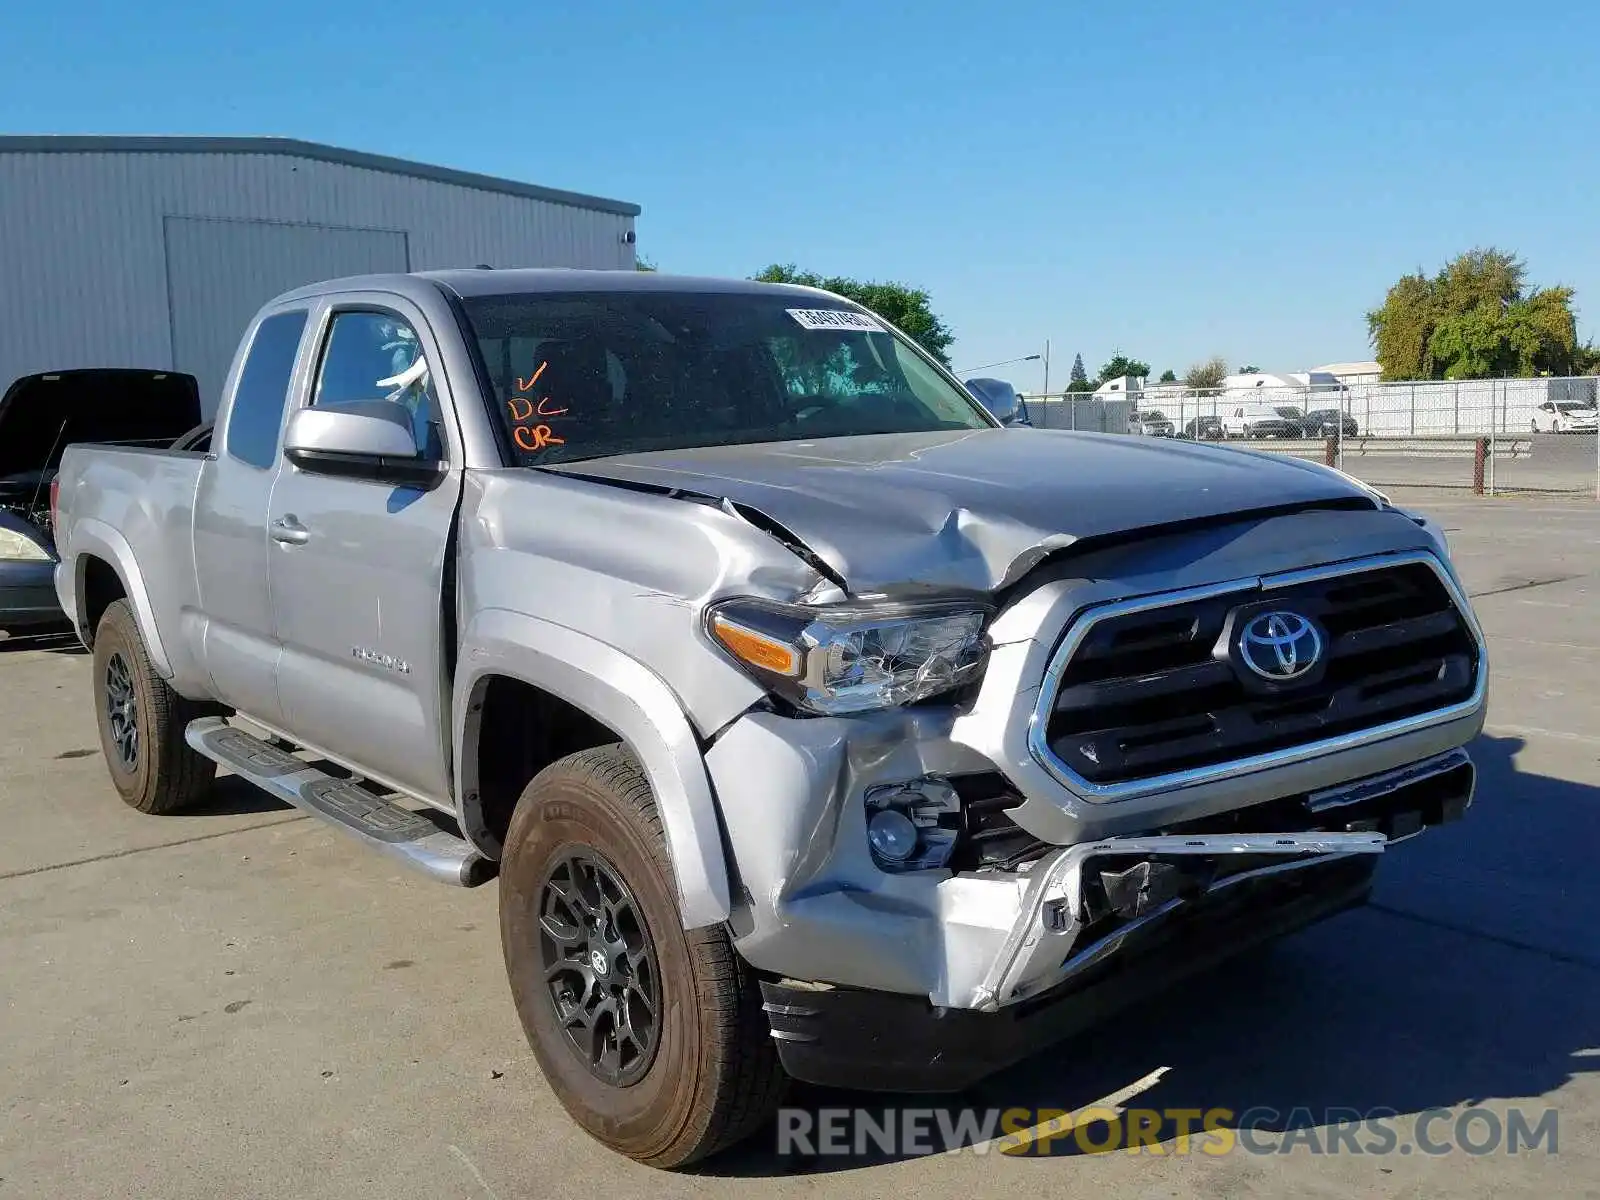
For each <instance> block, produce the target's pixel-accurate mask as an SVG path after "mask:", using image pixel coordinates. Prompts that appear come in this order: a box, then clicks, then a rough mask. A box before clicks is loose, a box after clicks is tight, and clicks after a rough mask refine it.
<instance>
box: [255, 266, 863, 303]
mask: <svg viewBox="0 0 1600 1200" xmlns="http://www.w3.org/2000/svg"><path fill="white" fill-rule="evenodd" d="M419 280H429V281H431V282H433V283H435V284H439V285H442V286H444V287H446V288H448V289H450V290H451V291H453V292H455V293H456V294H457V295H458V296H463V297H466V296H513V295H520V294H526V293H528V292H721V293H736V294H762V295H772V294H775V293H776V294H779V295H791V296H794V297H795V298H796V299H812V300H815V299H817V298H819V297H822V296H830V295H831V294H830V293H828V292H823V291H820V290H818V289H816V288H809V287H801V286H800V285H798V284H792V283H757V282H756V281H754V280H751V279H718V278H713V277H709V276H698V275H663V274H661V273H660V272H658V271H579V270H572V269H568V268H564V267H514V268H508V269H505V270H499V269H493V268H488V267H476V268H470V267H469V268H464V269H456V270H449V271H415V272H412V273H410V274H388V275H352V276H350V277H348V278H344V279H329V280H325V281H323V282H320V283H312V284H307V285H306V286H305V287H301V288H296V289H295V290H294V291H291V292H286V293H284V295H282V296H280V297H279V298H278V299H279V300H280V301H282V300H293V299H303V298H306V297H310V296H322V295H327V294H328V293H330V292H351V291H377V292H386V291H388V292H399V293H401V294H405V293H407V292H410V291H412V290H413V289H414V288H415V287H416V286H417V282H418V281H419Z"/></svg>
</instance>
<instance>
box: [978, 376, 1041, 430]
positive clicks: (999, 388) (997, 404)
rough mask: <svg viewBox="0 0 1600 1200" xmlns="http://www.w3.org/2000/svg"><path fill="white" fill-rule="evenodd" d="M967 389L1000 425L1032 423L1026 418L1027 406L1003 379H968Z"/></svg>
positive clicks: (1015, 390) (1014, 389)
mask: <svg viewBox="0 0 1600 1200" xmlns="http://www.w3.org/2000/svg"><path fill="white" fill-rule="evenodd" d="M966 388H967V391H969V392H971V393H972V394H973V396H975V397H976V398H977V400H978V403H979V404H981V405H983V407H984V408H986V409H988V410H989V415H990V416H992V417H993V418H994V419H995V420H997V421H999V422H1000V424H1002V425H1024V426H1026V425H1032V424H1033V422H1032V421H1030V420H1029V419H1028V406H1027V405H1025V404H1024V403H1023V402H1022V397H1021V396H1019V395H1017V389H1016V388H1014V387H1012V386H1011V385H1010V384H1009V383H1007V382H1006V381H1005V380H1004V379H969V380H967V381H966Z"/></svg>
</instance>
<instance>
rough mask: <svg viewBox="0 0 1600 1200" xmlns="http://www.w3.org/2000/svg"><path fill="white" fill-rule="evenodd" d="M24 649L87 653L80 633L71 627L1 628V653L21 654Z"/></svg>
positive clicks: (58, 652)
mask: <svg viewBox="0 0 1600 1200" xmlns="http://www.w3.org/2000/svg"><path fill="white" fill-rule="evenodd" d="M24 650H49V651H52V652H54V653H57V654H87V653H89V652H88V651H87V650H85V649H84V648H83V643H82V642H80V641H79V640H78V635H77V634H76V633H74V632H73V631H72V630H71V628H70V627H65V626H64V627H61V628H57V627H55V626H49V627H47V628H41V629H27V630H20V629H19V630H15V631H11V632H8V631H6V630H0V654H19V653H21V652H22V651H24Z"/></svg>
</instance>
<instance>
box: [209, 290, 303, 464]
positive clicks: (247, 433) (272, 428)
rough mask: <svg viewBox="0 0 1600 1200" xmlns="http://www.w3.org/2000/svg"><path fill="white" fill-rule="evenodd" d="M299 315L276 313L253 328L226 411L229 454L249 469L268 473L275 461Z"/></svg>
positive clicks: (299, 329) (299, 330)
mask: <svg viewBox="0 0 1600 1200" xmlns="http://www.w3.org/2000/svg"><path fill="white" fill-rule="evenodd" d="M305 327H306V314H305V313H304V312H303V311H302V312H286V313H278V314H277V315H275V316H271V317H268V318H267V319H266V320H265V321H263V322H261V324H260V325H258V326H257V327H256V336H255V337H254V338H253V339H252V340H251V342H250V352H249V354H248V355H247V356H246V357H245V360H244V367H243V369H241V370H240V372H239V382H238V385H237V386H236V387H235V388H234V389H233V407H232V408H230V409H229V410H228V454H229V456H230V457H232V458H236V459H238V460H239V461H240V462H243V463H248V464H250V465H251V466H252V467H262V468H267V467H270V466H272V464H273V463H275V462H276V461H277V459H278V430H279V428H280V427H281V426H282V425H283V410H284V407H285V406H286V405H287V404H288V401H289V376H290V375H292V374H293V373H294V359H295V354H296V353H297V352H298V351H299V349H300V334H301V333H302V332H303V331H304V329H305Z"/></svg>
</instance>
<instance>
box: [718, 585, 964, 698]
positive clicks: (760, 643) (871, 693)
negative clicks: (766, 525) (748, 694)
mask: <svg viewBox="0 0 1600 1200" xmlns="http://www.w3.org/2000/svg"><path fill="white" fill-rule="evenodd" d="M988 616H989V614H988V611H987V610H985V609H979V608H974V607H973V606H972V605H970V604H900V605H871V604H865V605H863V604H852V605H836V606H830V607H826V608H806V607H804V606H801V605H782V604H774V603H771V602H768V601H764V600H732V601H728V602H726V603H723V604H718V605H715V606H713V607H712V608H711V609H710V611H709V612H708V614H707V619H706V628H707V631H708V632H709V633H710V634H711V637H712V639H713V640H714V641H715V642H716V643H717V644H718V645H720V646H721V647H722V648H723V649H724V650H726V651H727V652H728V653H729V654H731V655H732V656H733V657H734V658H735V659H736V660H738V662H739V664H740V665H741V666H743V667H744V668H745V670H747V671H749V672H750V674H751V675H753V676H754V677H755V678H756V679H757V680H758V681H759V682H761V683H763V684H765V685H766V686H767V687H769V688H771V689H772V691H773V692H775V693H776V694H777V695H779V696H782V697H783V698H784V699H786V700H788V701H789V702H790V703H792V704H794V705H795V706H796V707H798V708H802V709H805V710H807V711H809V712H814V713H825V714H830V715H841V714H845V713H858V712H868V711H871V710H873V709H881V708H892V707H894V706H896V705H900V704H910V703H912V702H913V701H916V700H922V699H925V698H926V697H929V696H937V695H938V694H939V693H941V692H947V691H950V690H951V689H953V688H958V687H960V686H961V685H962V684H965V683H967V682H969V681H971V680H972V679H974V678H976V677H977V675H978V674H979V672H980V671H982V669H983V660H984V652H985V648H986V644H985V641H984V637H983V626H984V622H985V621H986V620H987V619H988Z"/></svg>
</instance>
